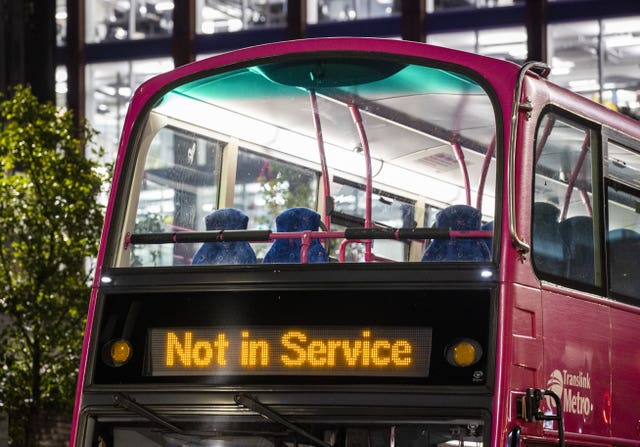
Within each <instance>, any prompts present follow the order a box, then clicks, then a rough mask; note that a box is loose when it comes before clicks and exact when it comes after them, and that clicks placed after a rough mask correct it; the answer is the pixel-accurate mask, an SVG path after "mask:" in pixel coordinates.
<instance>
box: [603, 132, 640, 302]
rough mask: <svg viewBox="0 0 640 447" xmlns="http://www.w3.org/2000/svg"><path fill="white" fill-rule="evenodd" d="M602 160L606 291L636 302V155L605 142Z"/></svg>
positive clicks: (639, 191) (639, 227) (639, 217)
mask: <svg viewBox="0 0 640 447" xmlns="http://www.w3.org/2000/svg"><path fill="white" fill-rule="evenodd" d="M604 158H605V160H604V166H605V169H606V171H605V172H606V173H605V177H606V179H605V181H606V182H607V189H606V192H607V197H606V201H607V239H606V240H607V264H608V272H609V290H610V291H611V292H612V293H613V294H614V295H622V296H624V297H628V298H635V299H640V275H638V269H637V259H638V254H639V253H640V182H639V181H638V178H637V172H638V168H639V167H640V154H638V153H637V152H635V151H632V150H629V149H627V148H626V147H623V146H622V145H619V144H617V143H614V142H612V141H608V142H607V144H606V148H605V157H604Z"/></svg>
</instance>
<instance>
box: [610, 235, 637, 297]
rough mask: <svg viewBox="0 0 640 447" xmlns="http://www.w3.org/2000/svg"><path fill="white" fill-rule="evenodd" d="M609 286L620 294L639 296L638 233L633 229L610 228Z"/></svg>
mask: <svg viewBox="0 0 640 447" xmlns="http://www.w3.org/2000/svg"><path fill="white" fill-rule="evenodd" d="M607 246H608V258H609V278H610V279H609V282H610V284H609V288H610V289H611V290H612V291H613V292H615V293H620V294H622V295H626V296H629V297H633V298H640V275H638V267H637V259H638V253H640V234H638V233H636V232H635V231H633V230H627V229H617V230H611V231H610V232H609V234H608V236H607Z"/></svg>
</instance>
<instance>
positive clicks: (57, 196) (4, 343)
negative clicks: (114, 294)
mask: <svg viewBox="0 0 640 447" xmlns="http://www.w3.org/2000/svg"><path fill="white" fill-rule="evenodd" d="M0 101H1V102H0V314H3V315H4V318H5V320H7V323H6V325H5V327H4V328H2V330H1V331H0V365H2V366H0V411H3V412H5V413H7V414H8V416H9V438H10V439H11V443H12V445H19V446H26V447H31V446H33V445H36V439H37V435H38V432H39V431H41V430H42V429H43V428H44V427H43V425H46V421H47V419H48V416H49V415H58V419H60V418H68V419H67V420H70V411H71V409H72V407H73V399H74V392H75V384H76V379H77V373H78V371H77V370H78V364H79V354H80V350H81V343H82V337H83V331H84V326H85V318H86V317H85V315H86V311H87V307H88V301H89V294H90V284H89V276H90V273H89V270H90V269H89V268H88V267H87V266H88V264H89V263H88V259H89V257H90V256H93V255H95V254H96V252H97V247H98V241H99V236H100V231H101V226H102V221H103V207H102V206H101V205H100V204H99V202H98V197H99V195H100V192H101V188H102V186H103V185H104V184H105V182H106V175H105V173H106V172H107V171H106V169H105V168H104V167H101V166H100V165H99V163H98V162H97V161H95V160H96V159H99V156H100V155H101V150H94V151H93V152H94V154H95V155H96V157H93V158H88V157H85V156H84V153H83V149H84V147H85V145H87V144H88V143H89V142H90V140H91V139H92V137H93V135H94V132H93V131H92V130H91V129H90V128H89V127H88V125H87V124H86V123H85V124H83V125H82V128H81V129H75V128H74V125H73V116H72V113H71V112H69V111H61V110H58V109H56V107H55V106H54V105H53V104H50V103H47V104H42V103H39V102H38V100H37V99H36V97H35V96H34V95H33V94H32V93H31V90H30V88H28V87H16V88H15V89H13V90H12V92H10V97H9V98H8V99H6V98H5V97H0ZM0 326H1V325H0ZM67 415H68V416H67Z"/></svg>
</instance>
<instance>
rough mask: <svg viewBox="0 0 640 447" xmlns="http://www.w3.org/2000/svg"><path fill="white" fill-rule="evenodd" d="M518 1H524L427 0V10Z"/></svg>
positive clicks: (508, 3)
mask: <svg viewBox="0 0 640 447" xmlns="http://www.w3.org/2000/svg"><path fill="white" fill-rule="evenodd" d="M518 3H524V0H427V12H433V11H441V10H447V9H460V8H462V9H464V8H467V9H473V8H495V7H500V6H513V5H514V4H518Z"/></svg>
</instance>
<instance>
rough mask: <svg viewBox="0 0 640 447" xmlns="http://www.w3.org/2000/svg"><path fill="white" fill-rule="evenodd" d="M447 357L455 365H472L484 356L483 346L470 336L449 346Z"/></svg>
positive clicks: (446, 351) (446, 352)
mask: <svg viewBox="0 0 640 447" xmlns="http://www.w3.org/2000/svg"><path fill="white" fill-rule="evenodd" d="M445 357H446V358H447V362H449V363H450V364H451V365H453V366H459V367H461V368H463V367H465V366H471V365H473V364H474V363H477V362H478V361H479V360H480V359H481V358H482V346H480V343H478V342H477V341H475V340H472V339H470V338H463V339H459V340H456V341H455V342H453V343H451V344H450V345H449V346H447V348H446V350H445Z"/></svg>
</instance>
